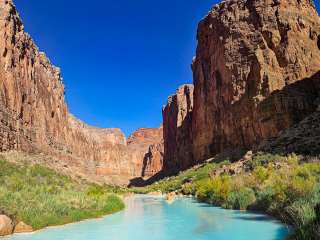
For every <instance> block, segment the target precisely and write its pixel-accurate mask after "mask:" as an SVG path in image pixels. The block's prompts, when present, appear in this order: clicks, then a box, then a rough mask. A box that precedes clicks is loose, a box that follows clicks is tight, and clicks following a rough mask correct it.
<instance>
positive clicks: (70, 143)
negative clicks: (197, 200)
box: [0, 0, 162, 184]
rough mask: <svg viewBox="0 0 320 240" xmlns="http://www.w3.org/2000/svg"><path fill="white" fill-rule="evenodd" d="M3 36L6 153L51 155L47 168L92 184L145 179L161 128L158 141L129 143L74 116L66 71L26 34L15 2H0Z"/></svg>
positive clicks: (2, 139) (0, 65)
mask: <svg viewBox="0 0 320 240" xmlns="http://www.w3.org/2000/svg"><path fill="white" fill-rule="evenodd" d="M0 36H1V38H0V54H1V55H0V151H10V150H18V151H24V152H28V153H42V154H46V155H48V156H50V159H52V160H51V161H50V163H48V161H47V160H43V162H44V164H46V165H49V166H50V167H53V168H57V169H58V170H59V171H65V172H66V173H68V174H72V175H76V176H81V177H83V178H87V179H89V180H91V181H97V182H107V183H115V184H127V183H128V182H129V179H131V178H134V177H139V176H141V173H142V165H143V161H144V155H145V154H146V153H147V152H148V150H149V145H152V144H158V142H159V141H161V138H162V135H161V134H160V133H159V132H161V131H160V130H158V129H156V130H155V132H157V135H156V136H155V138H153V139H156V141H153V139H151V137H150V136H151V135H152V134H153V133H154V132H152V130H150V134H151V135H150V136H143V137H141V138H140V139H139V140H141V141H142V142H141V143H139V141H131V139H129V143H128V144H127V141H126V138H125V136H124V134H123V133H122V132H121V131H120V130H119V129H98V128H94V127H91V126H88V125H86V124H84V123H82V122H81V121H79V120H78V119H76V118H75V117H73V116H72V115H71V114H70V113H69V111H68V108H67V105H66V103H65V99H64V85H63V82H62V77H61V73H60V70H59V69H58V68H57V67H54V66H53V65H52V64H51V63H50V61H49V60H48V58H47V57H46V56H45V54H44V53H42V52H40V51H39V49H38V48H37V46H36V45H35V44H34V42H33V40H32V39H31V37H30V36H29V35H28V34H27V33H25V32H24V27H23V24H22V22H21V20H20V18H19V15H18V13H17V11H16V8H15V7H14V5H13V3H12V1H11V0H0ZM144 137H147V138H148V139H144ZM149 138H150V139H149ZM148 144H149V145H148ZM132 145H134V147H133V146H132ZM160 157H161V156H160ZM38 159H42V158H38ZM44 159H48V158H44ZM156 161H159V164H160V163H161V159H158V160H156ZM150 166H153V165H150ZM156 167H158V166H156ZM152 171H153V170H152V169H151V170H150V173H151V172H152Z"/></svg>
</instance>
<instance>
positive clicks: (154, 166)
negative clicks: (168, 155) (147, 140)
mask: <svg viewBox="0 0 320 240" xmlns="http://www.w3.org/2000/svg"><path fill="white" fill-rule="evenodd" d="M163 157H164V144H163V139H161V142H158V143H156V144H152V145H150V147H149V150H148V152H147V153H146V154H145V156H144V161H143V168H142V177H152V176H155V175H156V174H158V173H159V172H161V171H162V170H163Z"/></svg>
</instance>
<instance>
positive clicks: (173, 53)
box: [15, 0, 320, 135]
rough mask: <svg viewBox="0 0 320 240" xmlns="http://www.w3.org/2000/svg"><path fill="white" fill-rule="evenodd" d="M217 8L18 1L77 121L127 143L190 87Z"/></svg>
mask: <svg viewBox="0 0 320 240" xmlns="http://www.w3.org/2000/svg"><path fill="white" fill-rule="evenodd" d="M217 2H219V0H161V1H152V0H137V1H133V0H90V1H87V0H86V1H85V0H45V1H44V0H32V1H26V0H15V4H16V6H17V8H18V11H19V13H20V15H21V17H22V19H23V22H24V25H25V29H26V31H27V32H29V33H30V34H31V36H32V37H33V39H34V40H35V42H36V44H37V45H38V46H39V48H40V50H41V51H44V52H45V53H46V54H47V56H48V57H49V58H50V60H51V62H52V63H53V64H55V65H56V66H58V67H60V68H61V70H62V75H63V78H64V84H65V86H66V99H67V103H68V106H69V109H70V111H71V113H73V114H74V115H75V116H77V117H78V118H80V119H81V120H83V121H85V122H86V123H88V124H91V125H94V126H97V127H118V128H121V129H122V130H123V131H124V133H125V134H126V135H128V134H130V133H132V132H133V131H134V130H136V129H137V128H140V127H158V126H159V125H160V123H161V122H162V113H161V111H162V106H163V105H164V104H165V103H166V99H167V97H168V96H169V95H171V94H172V93H174V92H175V90H176V89H177V88H178V87H179V86H180V85H182V84H184V83H190V82H192V72H191V68H190V64H191V61H192V57H193V56H194V54H195V48H196V29H197V24H198V22H199V21H200V20H201V18H202V17H203V16H205V15H206V14H207V12H208V11H209V10H210V8H211V7H212V6H213V5H214V4H215V3H217ZM316 4H317V7H319V6H320V4H319V1H318V0H317V1H316Z"/></svg>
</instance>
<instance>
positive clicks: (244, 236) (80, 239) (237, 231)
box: [4, 195, 289, 240]
mask: <svg viewBox="0 0 320 240" xmlns="http://www.w3.org/2000/svg"><path fill="white" fill-rule="evenodd" d="M288 233H289V230H288V228H287V227H286V226H284V225H282V224H281V223H279V222H278V221H275V220H273V219H271V218H269V217H267V216H265V215H261V214H254V213H247V212H241V211H233V210H224V209H221V208H216V207H212V206H210V205H207V204H203V203H198V202H196V201H195V200H194V199H192V198H178V199H177V200H176V201H175V202H173V203H172V204H168V203H167V202H166V201H165V200H164V199H162V198H160V197H152V196H144V195H141V196H140V195H136V196H133V197H129V198H127V199H126V209H125V210H124V211H122V212H119V213H116V214H114V215H110V216H106V217H104V218H102V219H95V220H88V221H83V222H80V223H75V224H69V225H66V226H62V227H53V228H47V229H44V230H41V231H38V232H36V233H32V234H19V235H13V236H11V237H7V238H4V239H5V240H149V239H150V240H209V239H210V240H250V239H252V240H280V239H284V238H285V236H287V235H288Z"/></svg>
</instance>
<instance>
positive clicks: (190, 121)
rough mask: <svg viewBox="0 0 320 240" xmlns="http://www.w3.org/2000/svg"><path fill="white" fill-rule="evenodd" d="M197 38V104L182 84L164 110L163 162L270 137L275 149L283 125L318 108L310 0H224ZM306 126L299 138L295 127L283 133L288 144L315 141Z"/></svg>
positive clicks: (183, 162) (186, 160) (316, 28)
mask: <svg viewBox="0 0 320 240" xmlns="http://www.w3.org/2000/svg"><path fill="white" fill-rule="evenodd" d="M197 39H198V46H197V51H196V57H195V58H194V59H193V63H192V69H193V77H194V79H193V81H194V93H193V107H192V109H191V108H188V107H187V105H188V104H187V102H191V101H190V100H188V101H186V96H185V95H184V93H183V90H179V91H178V93H177V95H176V96H174V97H171V98H169V101H168V105H167V106H166V107H165V109H164V116H163V117H164V144H165V149H164V153H165V156H164V166H170V167H168V168H171V169H172V168H176V171H179V170H181V169H184V167H185V166H188V165H189V166H190V164H191V165H192V164H195V163H197V162H201V161H203V160H206V159H208V158H211V157H213V156H214V155H216V154H218V153H221V152H223V151H236V150H238V149H239V150H241V149H244V150H246V149H252V148H256V147H258V145H259V144H261V143H262V142H263V141H264V140H267V139H273V140H272V141H271V142H269V144H265V145H264V148H261V149H268V150H272V149H275V148H276V144H277V141H276V138H277V137H278V136H279V135H281V134H284V133H283V131H284V130H286V129H288V128H291V127H293V126H295V124H298V123H299V122H300V121H302V120H303V119H305V118H306V117H308V116H309V115H310V114H312V113H314V112H315V111H316V109H317V108H318V105H319V95H320V94H319V84H318V83H319V81H320V79H319V74H316V73H317V72H318V71H320V44H319V43H320V18H319V16H318V13H317V11H316V9H315V7H314V4H313V2H312V1H311V0H226V1H223V2H221V3H220V4H218V5H216V6H214V7H213V9H212V10H211V11H210V12H209V14H208V15H207V16H206V17H205V18H204V19H203V20H202V21H201V22H200V24H199V26H198V33H197ZM182 89H183V88H182ZM179 92H180V93H179ZM179 96H180V97H179ZM179 99H180V100H179ZM189 110H192V111H189ZM186 113H187V115H188V117H187V120H186V122H187V123H186V127H180V126H181V123H182V122H183V121H184V117H185V116H186ZM313 116H314V117H313V118H311V117H310V119H313V121H316V120H314V119H315V116H317V114H314V115H313ZM310 119H309V121H307V122H308V123H310V122H311V120H310ZM314 125H315V126H317V124H314ZM303 126H304V127H302V126H300V125H299V126H296V127H295V128H294V129H295V132H297V131H298V132H299V134H300V135H299V136H297V137H298V139H297V138H295V137H294V136H293V135H292V133H293V132H294V130H291V131H290V133H291V135H290V138H288V134H289V133H287V134H286V135H282V138H281V139H282V140H281V143H282V148H281V149H284V148H286V149H287V150H291V151H295V150H297V148H295V147H294V146H298V145H299V146H300V149H301V148H302V147H301V146H303V148H305V149H307V145H309V146H310V145H311V144H307V142H308V141H309V140H308V139H306V136H305V135H306V134H304V133H303V131H302V130H301V129H305V128H306V124H304V125H303ZM312 129H314V128H312ZM308 132H309V133H310V131H308ZM316 132H318V131H316ZM313 135H314V134H313ZM288 139H290V140H291V141H295V140H297V141H298V140H299V139H300V140H301V139H303V140H304V141H303V143H304V144H302V145H301V144H298V145H297V144H289V143H287V144H285V143H284V142H285V140H288ZM190 141H191V142H190ZM279 141H280V140H279ZM279 141H278V142H279ZM311 142H313V143H316V146H318V145H320V140H319V138H318V139H316V138H313V141H311ZM267 146H268V147H269V148H268V147H267ZM270 146H271V148H270ZM314 148H315V147H312V149H314ZM190 149H192V150H190ZM310 149H311V148H310Z"/></svg>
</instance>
